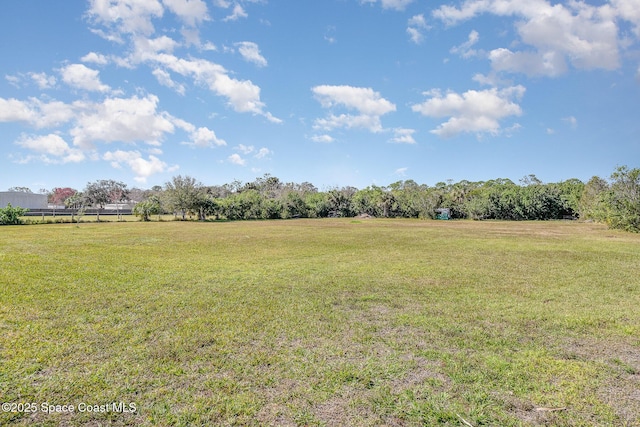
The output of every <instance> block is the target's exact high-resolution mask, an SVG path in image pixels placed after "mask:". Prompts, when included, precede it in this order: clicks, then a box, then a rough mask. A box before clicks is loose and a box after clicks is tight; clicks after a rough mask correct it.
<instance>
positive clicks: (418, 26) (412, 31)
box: [407, 14, 429, 44]
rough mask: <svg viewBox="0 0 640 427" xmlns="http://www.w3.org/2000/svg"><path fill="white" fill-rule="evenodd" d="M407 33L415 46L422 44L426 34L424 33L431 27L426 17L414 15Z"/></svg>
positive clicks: (409, 22) (408, 23)
mask: <svg viewBox="0 0 640 427" xmlns="http://www.w3.org/2000/svg"><path fill="white" fill-rule="evenodd" d="M407 25H408V26H407V33H408V34H409V37H410V38H411V41H412V42H414V43H415V44H420V43H422V42H423V41H424V34H423V33H422V32H423V31H424V30H428V29H429V26H428V25H427V21H426V20H425V19H424V15H423V14H420V15H414V16H412V17H411V18H410V19H409V21H408V22H407Z"/></svg>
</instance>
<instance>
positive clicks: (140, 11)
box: [87, 0, 164, 37]
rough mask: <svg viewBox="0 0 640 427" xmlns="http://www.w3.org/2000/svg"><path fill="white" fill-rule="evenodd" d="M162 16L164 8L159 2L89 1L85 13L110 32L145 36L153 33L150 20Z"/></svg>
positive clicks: (134, 0) (126, 0) (140, 0)
mask: <svg viewBox="0 0 640 427" xmlns="http://www.w3.org/2000/svg"><path fill="white" fill-rule="evenodd" d="M163 14H164V8H163V7H162V4H161V3H160V1H159V0H90V2H89V10H88V11H87V16H88V17H89V18H90V19H91V20H92V21H93V22H95V23H99V24H102V25H104V26H105V27H107V28H109V29H111V30H115V31H118V32H123V33H130V34H146V35H148V34H152V33H153V32H154V31H155V29H154V26H153V24H152V22H151V20H152V19H153V18H160V17H162V15H163ZM102 35H103V36H108V35H109V34H107V33H103V34H102ZM112 37H117V36H112Z"/></svg>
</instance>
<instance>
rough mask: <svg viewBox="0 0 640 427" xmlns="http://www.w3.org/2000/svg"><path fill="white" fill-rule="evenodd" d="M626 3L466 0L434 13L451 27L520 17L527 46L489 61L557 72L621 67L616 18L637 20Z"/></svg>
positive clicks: (513, 68)
mask: <svg viewBox="0 0 640 427" xmlns="http://www.w3.org/2000/svg"><path fill="white" fill-rule="evenodd" d="M612 5H613V7H612ZM628 6H629V3H628V0H618V1H617V2H612V4H605V5H603V6H592V5H589V4H586V3H584V2H578V1H571V2H567V3H559V4H555V5H552V4H551V3H549V2H548V1H547V0H467V1H465V2H464V3H463V4H462V5H461V6H460V7H459V8H458V7H455V6H448V5H445V6H440V7H439V8H437V9H435V10H434V11H433V17H434V18H436V19H439V20H441V21H442V22H444V23H445V24H447V25H456V24H458V23H459V22H461V21H465V20H469V19H472V18H474V17H475V16H477V15H480V14H483V13H490V14H494V15H497V16H514V17H517V18H519V19H518V20H517V21H516V24H515V25H516V30H517V32H518V34H519V36H520V42H521V43H522V44H523V45H525V46H528V47H526V48H525V49H523V50H521V51H516V52H513V51H511V50H509V49H507V48H498V49H495V50H493V51H492V52H490V54H489V59H490V60H491V63H492V66H493V67H494V69H495V70H497V71H508V72H518V73H525V74H528V75H545V76H557V75H560V74H562V73H564V72H566V70H567V68H568V65H567V63H570V64H571V65H572V66H573V67H575V68H579V69H605V70H612V69H616V68H618V67H619V65H620V52H619V45H618V25H617V23H616V18H617V17H622V18H624V19H628V20H632V19H636V18H637V17H635V15H634V13H633V12H632V10H633V8H628ZM636 9H637V8H636ZM638 15H640V13H638ZM636 22H638V21H636Z"/></svg>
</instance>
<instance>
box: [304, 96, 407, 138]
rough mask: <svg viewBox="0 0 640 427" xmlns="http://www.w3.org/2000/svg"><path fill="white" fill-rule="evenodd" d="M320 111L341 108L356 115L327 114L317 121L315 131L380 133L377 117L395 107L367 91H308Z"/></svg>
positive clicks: (380, 127) (380, 126) (380, 128)
mask: <svg viewBox="0 0 640 427" xmlns="http://www.w3.org/2000/svg"><path fill="white" fill-rule="evenodd" d="M312 91H313V93H314V95H315V96H316V99H318V101H319V102H320V104H321V105H322V106H323V107H324V108H336V107H344V108H346V109H347V110H355V111H356V112H357V113H358V114H340V115H335V114H333V113H331V114H329V116H327V117H326V118H324V119H317V120H316V121H315V125H314V127H315V128H316V129H323V130H332V129H336V128H347V129H351V128H363V129H368V130H369V131H371V132H380V131H382V130H383V128H382V124H381V121H380V117H381V116H383V115H385V114H387V113H390V112H392V111H395V110H396V106H395V105H394V104H393V103H391V102H390V101H388V100H386V99H384V98H383V97H382V96H380V93H378V92H375V91H374V90H373V89H371V88H363V87H353V86H344V85H343V86H329V85H322V86H316V87H314V88H312Z"/></svg>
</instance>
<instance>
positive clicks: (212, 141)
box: [174, 120, 227, 148]
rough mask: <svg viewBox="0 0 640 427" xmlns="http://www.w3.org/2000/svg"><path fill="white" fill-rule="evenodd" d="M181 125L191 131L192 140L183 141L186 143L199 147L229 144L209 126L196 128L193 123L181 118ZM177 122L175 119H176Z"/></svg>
mask: <svg viewBox="0 0 640 427" xmlns="http://www.w3.org/2000/svg"><path fill="white" fill-rule="evenodd" d="M180 122H182V123H183V124H181V125H180V127H182V128H183V129H184V130H186V131H187V132H189V137H190V141H186V142H183V144H184V145H191V146H193V147H198V148H210V147H214V146H215V147H222V146H225V145H227V142H226V141H225V140H224V139H221V138H218V136H217V135H216V133H215V132H214V131H212V130H211V129H209V128H207V127H199V128H196V127H195V126H194V125H192V124H191V123H187V122H184V121H183V120H180ZM174 123H175V120H174Z"/></svg>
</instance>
